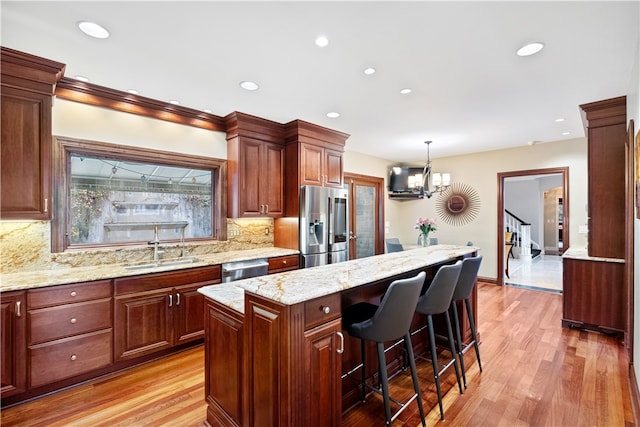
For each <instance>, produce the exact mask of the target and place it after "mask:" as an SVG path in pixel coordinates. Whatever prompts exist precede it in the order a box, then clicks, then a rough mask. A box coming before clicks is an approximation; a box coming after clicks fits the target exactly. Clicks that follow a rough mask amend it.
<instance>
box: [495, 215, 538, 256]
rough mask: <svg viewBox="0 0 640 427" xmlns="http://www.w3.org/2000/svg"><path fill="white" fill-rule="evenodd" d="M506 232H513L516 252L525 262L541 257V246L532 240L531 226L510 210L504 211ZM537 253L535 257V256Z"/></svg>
mask: <svg viewBox="0 0 640 427" xmlns="http://www.w3.org/2000/svg"><path fill="white" fill-rule="evenodd" d="M504 226H505V232H512V233H513V238H512V243H513V244H514V246H513V247H514V249H515V250H514V252H516V253H518V254H519V256H518V257H519V258H520V259H523V260H531V259H533V258H534V257H536V256H538V255H540V253H541V252H542V251H541V250H540V245H539V244H538V243H537V242H534V241H532V240H531V224H530V223H528V222H526V221H524V220H522V219H520V218H518V217H517V216H515V215H514V214H513V213H511V212H509V211H508V210H506V209H505V210H504ZM505 243H508V242H505ZM534 247H535V248H534ZM534 253H535V255H534Z"/></svg>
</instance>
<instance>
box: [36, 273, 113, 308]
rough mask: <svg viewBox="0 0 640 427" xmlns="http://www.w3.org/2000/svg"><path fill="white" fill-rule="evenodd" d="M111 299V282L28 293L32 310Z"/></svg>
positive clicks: (62, 286)
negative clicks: (91, 300)
mask: <svg viewBox="0 0 640 427" xmlns="http://www.w3.org/2000/svg"><path fill="white" fill-rule="evenodd" d="M109 297H111V280H100V281H97V282H85V283H74V284H72V285H60V286H52V287H48V288H41V289H30V290H29V292H28V293H27V306H28V307H29V308H30V309H31V308H39V307H49V306H52V305H59V304H67V303H72V302H79V301H87V300H90V299H98V298H109Z"/></svg>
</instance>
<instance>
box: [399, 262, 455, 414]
mask: <svg viewBox="0 0 640 427" xmlns="http://www.w3.org/2000/svg"><path fill="white" fill-rule="evenodd" d="M461 268H462V262H461V261H458V262H456V263H455V264H453V265H445V266H442V267H440V268H439V269H438V271H437V272H436V275H435V276H434V278H433V280H432V281H431V285H429V287H428V288H427V291H426V292H425V293H424V295H422V296H421V297H420V299H419V300H418V306H417V307H416V312H418V313H421V314H424V315H426V316H427V325H426V326H423V327H421V328H420V329H418V330H417V331H415V332H412V333H411V335H415V334H417V333H418V332H421V331H423V330H424V329H425V328H429V350H430V351H431V363H432V365H433V378H434V380H435V382H436V392H437V393H438V405H439V406H440V419H441V420H444V408H443V406H442V393H441V391H440V375H442V373H443V372H444V371H445V370H446V369H447V368H448V367H449V366H451V365H452V364H453V367H454V368H455V371H456V379H457V380H458V387H459V388H460V394H463V393H464V392H463V391H462V382H461V381H460V371H459V369H458V361H457V359H456V349H455V344H454V340H453V331H452V329H451V319H450V318H449V306H450V305H451V298H452V297H453V291H454V290H455V288H456V284H457V283H458V276H459V275H460V270H461ZM436 314H444V318H445V321H446V324H447V338H448V340H449V349H450V351H451V360H449V361H448V362H447V363H445V364H444V366H443V367H442V369H439V363H438V353H437V351H436V337H435V332H434V330H433V316H434V315H436Z"/></svg>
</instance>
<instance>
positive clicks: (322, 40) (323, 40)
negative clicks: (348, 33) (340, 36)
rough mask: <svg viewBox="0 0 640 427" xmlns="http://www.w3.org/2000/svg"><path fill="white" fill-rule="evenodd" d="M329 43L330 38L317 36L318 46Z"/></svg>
mask: <svg viewBox="0 0 640 427" xmlns="http://www.w3.org/2000/svg"><path fill="white" fill-rule="evenodd" d="M328 44H329V39H328V38H326V37H325V36H320V37H318V38H316V46H318V47H325V46H327V45H328Z"/></svg>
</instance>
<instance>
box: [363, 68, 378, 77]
mask: <svg viewBox="0 0 640 427" xmlns="http://www.w3.org/2000/svg"><path fill="white" fill-rule="evenodd" d="M363 72H364V73H365V74H366V75H367V76H370V75H371V74H375V73H376V69H375V68H373V67H368V68H365V69H364V71H363Z"/></svg>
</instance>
